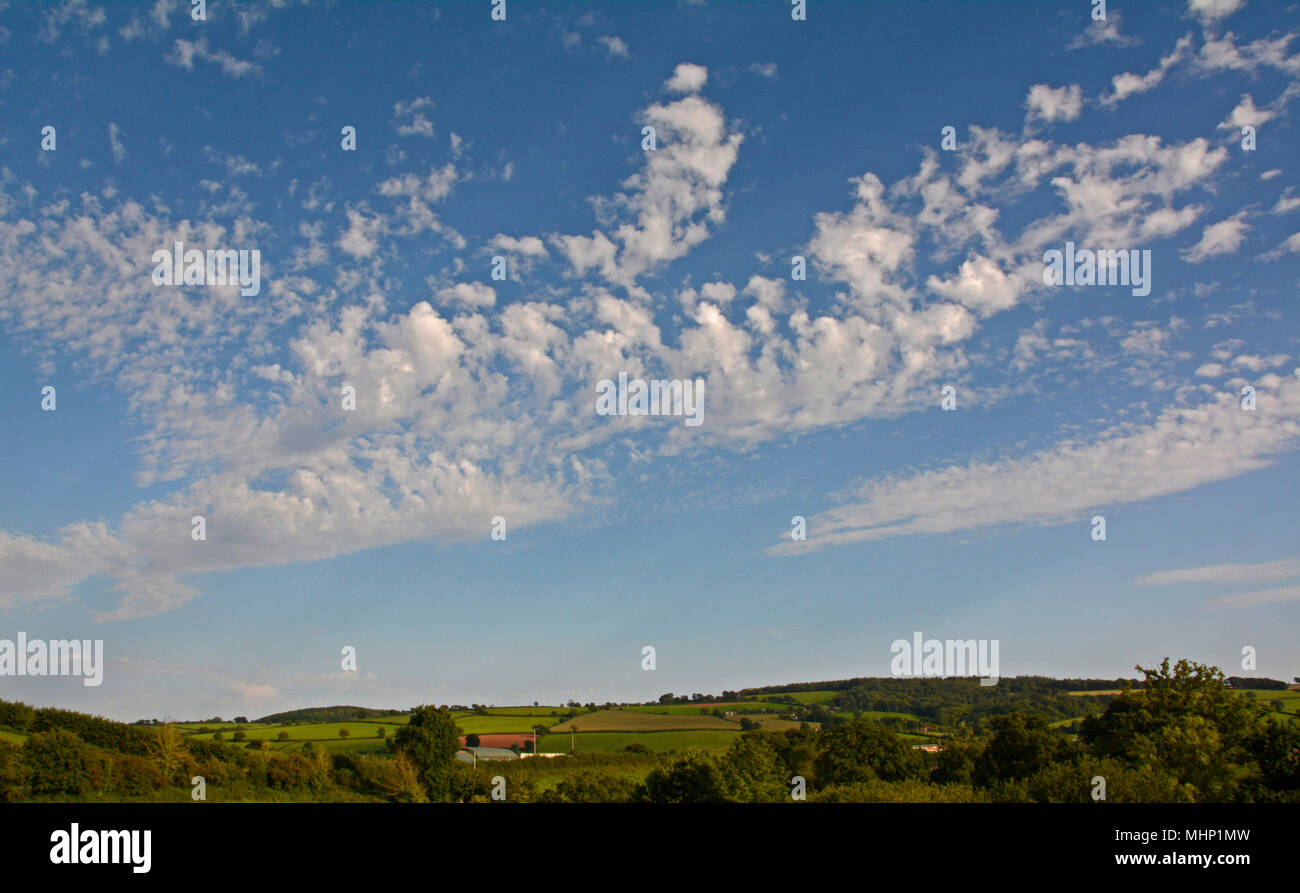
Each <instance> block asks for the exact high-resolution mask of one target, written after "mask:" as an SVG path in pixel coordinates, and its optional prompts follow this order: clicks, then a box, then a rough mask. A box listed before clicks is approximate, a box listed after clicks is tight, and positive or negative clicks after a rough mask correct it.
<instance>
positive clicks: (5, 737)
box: [0, 731, 27, 744]
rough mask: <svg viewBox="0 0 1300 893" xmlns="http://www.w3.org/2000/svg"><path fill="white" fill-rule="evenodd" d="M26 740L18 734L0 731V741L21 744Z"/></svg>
mask: <svg viewBox="0 0 1300 893" xmlns="http://www.w3.org/2000/svg"><path fill="white" fill-rule="evenodd" d="M26 740H27V736H26V735H21V734H19V733H18V732H5V731H0V741H8V742H9V743H10V744H22V743H23V742H24V741H26Z"/></svg>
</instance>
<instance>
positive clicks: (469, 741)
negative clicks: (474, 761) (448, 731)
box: [465, 732, 479, 747]
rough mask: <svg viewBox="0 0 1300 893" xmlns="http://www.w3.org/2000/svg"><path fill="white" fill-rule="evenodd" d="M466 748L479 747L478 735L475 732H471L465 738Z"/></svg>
mask: <svg viewBox="0 0 1300 893" xmlns="http://www.w3.org/2000/svg"><path fill="white" fill-rule="evenodd" d="M465 746H466V747H478V746H479V737H478V735H476V734H475V733H474V732H470V733H469V734H468V735H466V736H465Z"/></svg>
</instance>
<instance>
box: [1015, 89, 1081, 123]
mask: <svg viewBox="0 0 1300 893" xmlns="http://www.w3.org/2000/svg"><path fill="white" fill-rule="evenodd" d="M1025 108H1027V109H1028V110H1029V113H1028V114H1027V115H1026V116H1025V117H1026V119H1028V120H1032V119H1034V118H1039V119H1041V120H1043V121H1047V122H1048V123H1051V122H1052V121H1073V120H1074V119H1075V118H1077V117H1079V114H1080V113H1081V112H1082V111H1083V91H1082V90H1081V89H1080V87H1079V85H1078V84H1071V85H1070V86H1068V87H1055V88H1053V87H1049V86H1047V85H1046V84H1034V85H1033V86H1032V87H1030V88H1029V95H1028V96H1027V97H1025Z"/></svg>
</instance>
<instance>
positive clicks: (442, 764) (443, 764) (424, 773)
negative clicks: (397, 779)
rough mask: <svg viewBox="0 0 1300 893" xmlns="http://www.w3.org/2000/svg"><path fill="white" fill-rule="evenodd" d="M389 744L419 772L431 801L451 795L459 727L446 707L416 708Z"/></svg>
mask: <svg viewBox="0 0 1300 893" xmlns="http://www.w3.org/2000/svg"><path fill="white" fill-rule="evenodd" d="M393 743H394V745H395V747H396V748H397V751H398V753H401V754H404V755H405V756H406V758H407V759H408V760H410V761H411V763H412V764H413V765H414V766H415V769H416V771H417V772H418V773H419V777H420V782H421V784H422V785H423V786H424V790H425V792H426V793H427V794H428V797H429V799H430V800H431V801H433V802H435V803H441V802H445V801H447V800H448V799H449V798H450V796H451V782H452V764H453V763H454V762H455V759H456V751H458V750H459V749H460V729H459V728H458V727H457V725H456V721H455V720H454V719H453V718H452V715H451V714H450V713H449V712H447V711H446V710H442V709H439V708H437V707H432V706H420V707H416V708H415V711H414V712H413V713H412V714H411V720H410V722H408V723H407V724H406V725H404V726H402V727H401V728H400V729H398V730H397V734H395V735H394V736H393Z"/></svg>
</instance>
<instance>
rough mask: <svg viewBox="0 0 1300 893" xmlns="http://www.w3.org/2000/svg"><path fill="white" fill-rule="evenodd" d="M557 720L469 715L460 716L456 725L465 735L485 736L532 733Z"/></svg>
mask: <svg viewBox="0 0 1300 893" xmlns="http://www.w3.org/2000/svg"><path fill="white" fill-rule="evenodd" d="M556 719H557V717H554V716H498V715H496V714H492V715H489V716H481V715H475V714H473V713H469V714H464V715H458V716H457V717H456V725H458V726H460V731H461V734H463V735H469V734H471V733H474V734H478V735H485V734H494V733H496V734H500V733H503V732H531V731H532V730H533V726H535V725H537V726H546V727H550V726H551V725H553V724H554V723H555V722H556Z"/></svg>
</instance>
